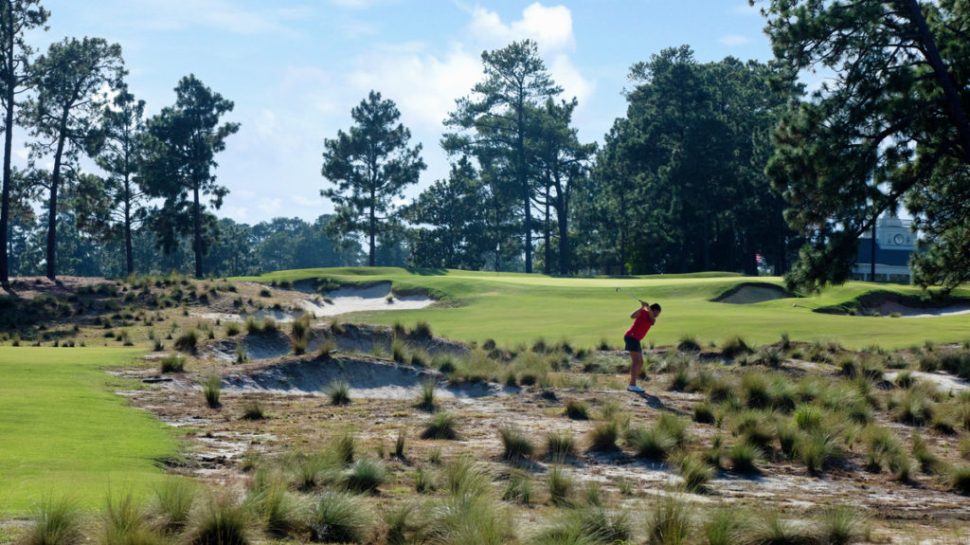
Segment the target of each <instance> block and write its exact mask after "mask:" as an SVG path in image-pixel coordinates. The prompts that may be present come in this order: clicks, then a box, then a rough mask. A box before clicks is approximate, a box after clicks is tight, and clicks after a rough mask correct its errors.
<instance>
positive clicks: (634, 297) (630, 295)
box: [616, 288, 646, 305]
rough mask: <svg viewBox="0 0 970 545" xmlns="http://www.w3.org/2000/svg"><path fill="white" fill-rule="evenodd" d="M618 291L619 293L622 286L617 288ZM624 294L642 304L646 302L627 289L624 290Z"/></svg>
mask: <svg viewBox="0 0 970 545" xmlns="http://www.w3.org/2000/svg"><path fill="white" fill-rule="evenodd" d="M616 292H617V293H620V288H616ZM623 295H626V296H627V297H629V298H630V299H633V300H634V301H636V302H638V303H640V304H641V305H642V304H645V303H646V301H644V300H643V299H640V298H639V297H636V296H634V295H632V294H631V293H629V292H627V291H626V290H624V291H623Z"/></svg>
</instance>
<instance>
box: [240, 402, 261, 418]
mask: <svg viewBox="0 0 970 545" xmlns="http://www.w3.org/2000/svg"><path fill="white" fill-rule="evenodd" d="M242 417H243V419H244V420H262V419H264V418H266V414H265V413H264V412H263V406H262V404H260V402H259V401H258V400H255V399H250V400H249V401H246V402H245V403H244V404H243V416H242Z"/></svg>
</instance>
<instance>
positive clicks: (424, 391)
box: [417, 379, 438, 411]
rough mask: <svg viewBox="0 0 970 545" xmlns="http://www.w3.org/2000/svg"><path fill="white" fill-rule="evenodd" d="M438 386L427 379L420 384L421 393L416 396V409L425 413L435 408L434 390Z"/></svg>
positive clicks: (433, 381)
mask: <svg viewBox="0 0 970 545" xmlns="http://www.w3.org/2000/svg"><path fill="white" fill-rule="evenodd" d="M437 386H438V384H437V382H435V380H434V379H428V380H425V381H424V382H422V383H421V393H420V394H418V403H417V407H418V408H419V409H423V410H425V411H434V410H435V408H436V404H435V388H437Z"/></svg>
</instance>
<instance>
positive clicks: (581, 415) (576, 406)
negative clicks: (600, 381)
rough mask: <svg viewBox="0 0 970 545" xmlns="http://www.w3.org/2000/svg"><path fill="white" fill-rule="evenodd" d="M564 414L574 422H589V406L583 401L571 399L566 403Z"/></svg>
mask: <svg viewBox="0 0 970 545" xmlns="http://www.w3.org/2000/svg"><path fill="white" fill-rule="evenodd" d="M564 414H565V415H566V416H567V417H569V418H570V419H572V420H589V406H588V405H586V403H584V402H582V401H579V400H576V399H570V400H569V401H567V402H566V410H565V412H564Z"/></svg>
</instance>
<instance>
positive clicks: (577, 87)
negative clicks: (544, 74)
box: [549, 55, 596, 104]
mask: <svg viewBox="0 0 970 545" xmlns="http://www.w3.org/2000/svg"><path fill="white" fill-rule="evenodd" d="M549 73H550V74H552V79H554V80H556V83H558V84H559V85H560V86H561V87H562V88H563V95H565V97H566V98H568V99H571V98H573V97H576V99H577V100H579V103H580V104H583V103H585V102H586V100H587V99H588V98H589V97H591V96H592V95H593V91H594V90H595V88H596V85H595V83H594V82H592V81H589V80H587V79H586V78H584V77H583V75H582V74H581V73H580V72H579V68H577V67H576V65H575V64H573V61H572V60H570V58H569V57H568V56H567V55H556V57H555V58H553V59H552V62H551V63H550V64H549Z"/></svg>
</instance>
